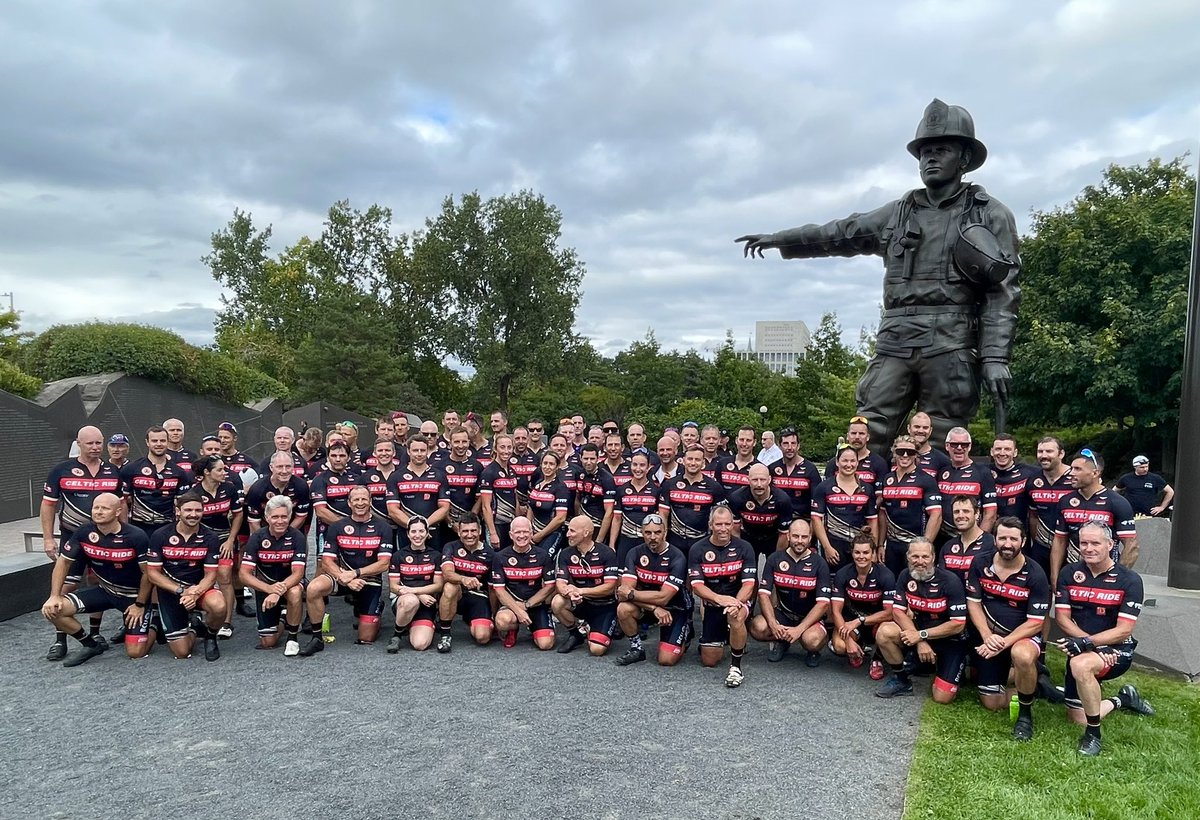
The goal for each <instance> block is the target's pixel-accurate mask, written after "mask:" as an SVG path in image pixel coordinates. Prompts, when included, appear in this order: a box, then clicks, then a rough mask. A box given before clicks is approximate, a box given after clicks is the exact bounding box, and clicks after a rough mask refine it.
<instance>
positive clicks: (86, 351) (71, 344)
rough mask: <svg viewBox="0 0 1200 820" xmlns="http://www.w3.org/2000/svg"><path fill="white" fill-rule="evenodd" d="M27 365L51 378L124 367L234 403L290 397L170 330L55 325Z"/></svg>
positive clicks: (30, 348)
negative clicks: (189, 342)
mask: <svg viewBox="0 0 1200 820" xmlns="http://www.w3.org/2000/svg"><path fill="white" fill-rule="evenodd" d="M23 355H24V362H25V369H26V370H27V371H29V372H30V373H33V374H34V375H36V376H40V377H41V378H42V379H45V380H46V381H54V380H55V379H67V378H71V377H74V376H90V375H93V374H96V373H112V372H117V371H121V372H124V373H128V374H129V375H130V376H140V377H141V378H143V379H149V380H150V381H155V382H160V383H166V384H174V385H176V386H178V387H179V388H180V389H181V390H185V391H187V392H189V393H199V394H202V395H208V396H214V397H216V398H220V399H223V400H225V401H228V402H231V403H233V404H245V403H246V402H250V401H255V400H257V399H261V398H267V397H278V398H281V399H282V398H286V397H287V392H288V391H287V388H286V387H284V385H283V384H282V383H280V382H278V381H276V380H275V379H272V378H271V377H270V376H267V375H265V374H263V373H260V372H259V371H257V370H255V369H254V368H252V367H249V366H248V365H246V364H244V363H242V362H239V361H237V360H236V359H232V358H230V357H228V356H225V355H223V354H221V353H217V352H215V351H212V350H206V349H204V348H199V347H195V346H194V345H190V344H188V343H187V342H185V341H184V340H183V338H182V337H180V336H178V335H177V334H175V333H172V332H170V331H168V330H163V329H162V328H157V327H146V326H143V325H133V324H115V323H105V322H87V323H85V324H78V325H55V326H54V327H52V328H50V329H49V330H47V331H45V332H44V333H42V334H41V335H39V336H38V337H37V338H35V339H34V340H33V341H32V342H30V343H29V344H28V345H26V346H25V348H24V350H23Z"/></svg>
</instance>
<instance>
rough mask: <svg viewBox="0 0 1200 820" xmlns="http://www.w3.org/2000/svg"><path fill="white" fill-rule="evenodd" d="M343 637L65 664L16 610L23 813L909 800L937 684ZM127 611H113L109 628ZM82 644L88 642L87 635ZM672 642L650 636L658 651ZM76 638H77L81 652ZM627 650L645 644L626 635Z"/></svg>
mask: <svg viewBox="0 0 1200 820" xmlns="http://www.w3.org/2000/svg"><path fill="white" fill-rule="evenodd" d="M331 612H332V614H333V618H334V632H335V634H336V635H337V642H336V643H334V644H332V645H329V646H328V647H327V649H326V651H325V652H324V653H322V654H320V655H317V656H315V657H313V658H307V659H306V658H285V657H283V654H282V650H277V651H275V652H263V651H257V650H255V649H254V645H255V644H256V639H255V635H254V628H253V621H251V620H247V619H244V618H237V619H236V620H237V623H236V624H235V628H236V630H237V631H236V634H235V635H234V637H233V638H232V639H231V640H229V641H225V642H223V643H222V649H223V656H222V658H221V659H220V660H219V661H217V662H215V663H207V662H206V661H204V659H203V658H202V657H193V658H192V659H190V660H187V661H175V660H172V659H170V657H169V655H168V653H167V652H166V651H165V647H162V648H157V649H156V650H155V651H154V652H153V653H152V654H151V656H150V657H149V658H147V659H144V660H141V661H130V660H129V659H127V658H126V657H125V656H124V652H123V650H122V649H120V648H117V649H114V650H110V651H109V652H107V653H105V654H104V655H102V656H100V657H98V658H95V659H93V660H92V661H91V662H89V663H87V664H85V665H84V666H81V667H78V668H76V669H64V668H62V667H61V665H59V664H52V663H48V662H47V661H45V660H44V654H45V651H46V649H47V646H48V644H49V640H50V634H51V633H50V630H49V628H48V626H47V625H46V623H45V622H44V621H43V620H42V619H41V617H40V615H38V614H36V613H35V614H32V615H26V616H24V617H21V618H17V619H15V620H12V621H7V622H4V623H0V692H2V694H3V700H2V704H3V705H2V706H0V715H3V718H2V719H0V749H2V750H3V752H2V757H0V759H2V760H3V761H4V766H3V769H4V775H5V776H4V778H3V780H2V781H0V806H2V807H3V808H0V814H2V815H3V816H4V817H9V818H15V817H94V818H107V817H114V818H115V817H148V816H156V817H163V816H165V817H170V816H172V815H176V816H179V815H186V816H187V817H188V818H189V820H192V818H204V817H229V816H233V815H235V814H236V815H240V816H251V817H255V818H276V817H279V818H290V817H295V816H298V815H308V816H312V817H330V816H338V817H341V818H368V817H395V816H397V815H400V816H416V817H422V818H500V817H503V818H524V817H538V818H557V817H572V818H623V817H631V818H632V817H637V818H676V817H678V818H698V817H702V818H759V817H761V818H776V817H778V818H783V817H788V818H791V817H795V816H798V815H803V816H806V817H811V818H824V817H831V818H833V817H836V818H843V817H853V818H856V820H867V819H868V818H895V817H898V816H899V815H900V813H901V811H902V808H903V799H904V784H905V778H906V776H907V772H908V766H909V761H910V759H911V756H912V747H913V742H914V740H915V738H916V733H917V723H918V714H919V711H920V706H921V698H919V697H917V698H901V699H899V700H893V701H884V700H880V699H879V698H875V697H872V696H871V692H872V689H873V687H874V686H875V685H876V684H874V682H873V681H871V680H870V679H868V678H867V676H866V674H865V669H859V670H857V671H851V670H849V669H847V668H846V666H845V664H844V663H843V662H842V661H840V660H836V659H833V658H831V657H829V656H826V659H825V662H824V663H823V664H822V666H821V667H820V668H819V669H816V670H810V669H808V668H806V667H805V666H804V664H803V660H802V658H801V656H800V654H801V653H796V652H795V651H794V652H793V653H792V654H791V655H789V656H788V657H787V658H786V659H785V660H784V661H783V662H782V663H778V664H768V663H767V662H766V656H765V648H764V647H762V646H760V645H755V644H754V642H751V647H750V650H749V652H748V653H747V656H746V661H745V663H744V666H743V668H744V669H745V670H746V681H745V683H744V684H743V685H742V687H741V688H740V689H736V690H727V689H726V688H725V687H724V686H723V685H722V682H723V680H724V676H725V669H724V668H719V669H714V670H709V669H704V668H703V667H701V666H700V664H699V661H698V659H697V658H696V656H695V652H696V650H695V647H694V646H693V648H692V651H691V655H690V656H689V657H688V658H687V659H685V661H684V662H683V664H682V665H681V666H680V667H677V668H675V669H661V668H659V667H658V666H657V665H656V664H654V663H653V661H652V660H651V661H648V662H646V663H643V664H638V665H635V666H633V667H629V668H620V667H617V666H615V665H614V664H613V663H612V660H611V659H610V658H603V659H600V658H592V657H589V656H588V655H587V654H586V652H585V650H583V649H580V650H577V651H576V652H575V653H573V654H571V655H569V656H560V655H556V654H554V653H549V654H547V653H539V652H537V651H536V650H534V649H533V648H532V646H531V645H530V644H529V643H528V638H527V637H525V636H524V635H522V639H521V642H520V643H518V644H517V646H516V647H515V648H513V649H510V650H505V649H503V648H501V647H500V646H499V644H498V643H494V644H492V645H491V646H488V647H476V646H474V645H472V644H471V643H470V642H469V641H470V639H469V637H468V636H467V634H466V632H465V630H464V628H463V627H462V625H461V624H456V626H455V632H454V635H455V646H454V651H453V652H452V653H451V654H449V655H438V654H436V653H435V652H434V651H433V650H432V649H431V650H429V651H427V652H424V653H418V652H414V651H412V650H409V649H405V650H404V651H403V652H402V653H401V654H399V655H388V654H386V653H385V652H384V650H383V643H385V642H386V637H387V634H386V633H385V635H384V640H383V641H381V642H380V643H379V644H377V645H376V646H373V647H366V646H355V645H354V644H353V642H352V640H353V632H352V631H351V628H350V625H351V620H350V615H349V608H348V607H346V606H345V605H343V604H341V603H340V602H338V601H334V602H332V603H331ZM115 620H116V618H115V615H114V614H113V613H109V614H108V615H107V616H106V617H105V633H106V634H107V633H109V632H111V631H112V624H113V623H115ZM72 644H74V642H72ZM654 646H655V644H654V642H653V641H651V642H650V643H648V645H647V648H648V649H650V650H651V653H650V654H651V658H652V657H653V648H654ZM72 648H74V647H72ZM615 649H616V654H620V653H621V652H623V651H624V644H623V643H617V644H615Z"/></svg>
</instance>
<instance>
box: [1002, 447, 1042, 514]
mask: <svg viewBox="0 0 1200 820" xmlns="http://www.w3.org/2000/svg"><path fill="white" fill-rule="evenodd" d="M1040 472H1041V470H1039V469H1038V468H1037V467H1034V466H1033V465H1031V464H1021V463H1019V462H1014V463H1013V465H1012V466H1011V467H1009V468H1008V469H1007V470H1001V469H998V468H997V467H996V465H995V464H993V465H992V481H994V482H995V483H996V516H997V517H1000V518H1003V517H1004V516H1006V515H1012V516H1015V517H1017V518H1019V519H1021V521H1025V520H1027V519H1028V518H1029V492H1028V491H1029V482H1030V480H1031V479H1033V478H1034V477H1035V476H1037V475H1038V474H1039V473H1040Z"/></svg>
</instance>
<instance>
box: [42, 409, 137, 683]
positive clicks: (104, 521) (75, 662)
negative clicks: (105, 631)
mask: <svg viewBox="0 0 1200 820" xmlns="http://www.w3.org/2000/svg"><path fill="white" fill-rule="evenodd" d="M98 432H99V431H97V433H98ZM80 448H81V450H84V451H85V450H86V445H85V444H84V443H83V442H82V441H81V442H80ZM121 510H122V504H121V499H120V498H119V497H118V496H116V495H115V494H113V493H107V492H105V493H97V494H96V496H95V497H94V498H92V499H91V516H90V520H89V521H88V523H86V524H84V525H83V526H81V527H79V528H77V529H76V530H75V531H74V532H72V533H71V536H70V538H68V539H67V541H66V543H65V544H63V546H62V549H61V550H60V552H59V555H58V558H57V560H56V561H55V562H54V571H53V573H51V577H50V597H48V598H47V599H46V603H45V604H43V605H42V615H43V616H44V617H45V618H46V620H48V621H50V622H51V623H52V624H54V628H55V629H57V630H58V631H59V632H62V633H65V634H67V635H70V636H71V637H72V638H74V639H75V640H77V641H79V644H80V647H79V649H78V650H76V651H75V652H73V653H71V654H70V655H67V656H66V659H65V660H64V661H63V666H72V667H73V666H79V665H80V664H81V663H87V662H88V661H89V660H91V659H92V658H94V657H96V656H97V655H100V654H102V653H103V652H104V651H105V650H106V649H107V648H108V644H107V643H105V642H104V641H103V639H100V640H97V638H98V637H99V636H98V635H88V634H85V633H84V631H83V627H82V626H80V625H79V621H77V620H76V619H75V615H76V614H77V613H80V612H87V613H102V612H104V611H106V610H109V609H115V610H117V611H118V612H120V613H121V614H122V615H123V616H124V620H125V630H126V631H125V652H126V653H127V654H128V655H129V657H131V658H141V657H145V655H146V653H148V652H149V651H150V647H151V646H152V645H153V641H151V640H150V635H149V630H150V586H151V585H150V577H149V576H148V575H146V573H145V572H144V571H143V570H144V567H145V564H146V550H147V548H148V547H149V546H150V539H149V538H147V536H146V534H145V533H144V532H142V531H141V530H140V529H139V528H137V527H135V526H132V525H131V524H123V523H121V519H120V514H121ZM75 568H78V569H81V570H87V569H90V570H91V571H92V572H94V573H95V574H96V578H97V580H98V581H99V584H98V585H97V586H94V587H88V588H87V589H81V590H76V591H68V590H67V587H68V583H67V576H68V574H69V573H70V572H71V571H72V570H73V569H75Z"/></svg>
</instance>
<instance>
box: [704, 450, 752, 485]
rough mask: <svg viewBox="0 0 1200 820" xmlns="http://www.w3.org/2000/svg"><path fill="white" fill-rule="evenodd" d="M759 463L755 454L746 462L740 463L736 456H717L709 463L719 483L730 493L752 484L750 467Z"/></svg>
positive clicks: (709, 467)
mask: <svg viewBox="0 0 1200 820" xmlns="http://www.w3.org/2000/svg"><path fill="white" fill-rule="evenodd" d="M757 463H758V460H757V459H756V458H754V456H750V460H749V461H747V462H746V463H745V464H738V461H737V458H736V457H735V456H720V455H719V456H717V457H716V458H714V459H713V460H712V462H711V463H710V464H709V465H708V469H709V470H710V471H712V476H713V478H715V479H716V480H717V483H718V484H720V485H721V486H722V487H724V488H725V493H726V494H727V495H728V494H730V493H732V492H733V491H734V490H736V489H738V488H740V487H749V486H750V468H751V467H753V466H754V465H755V464H757Z"/></svg>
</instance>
